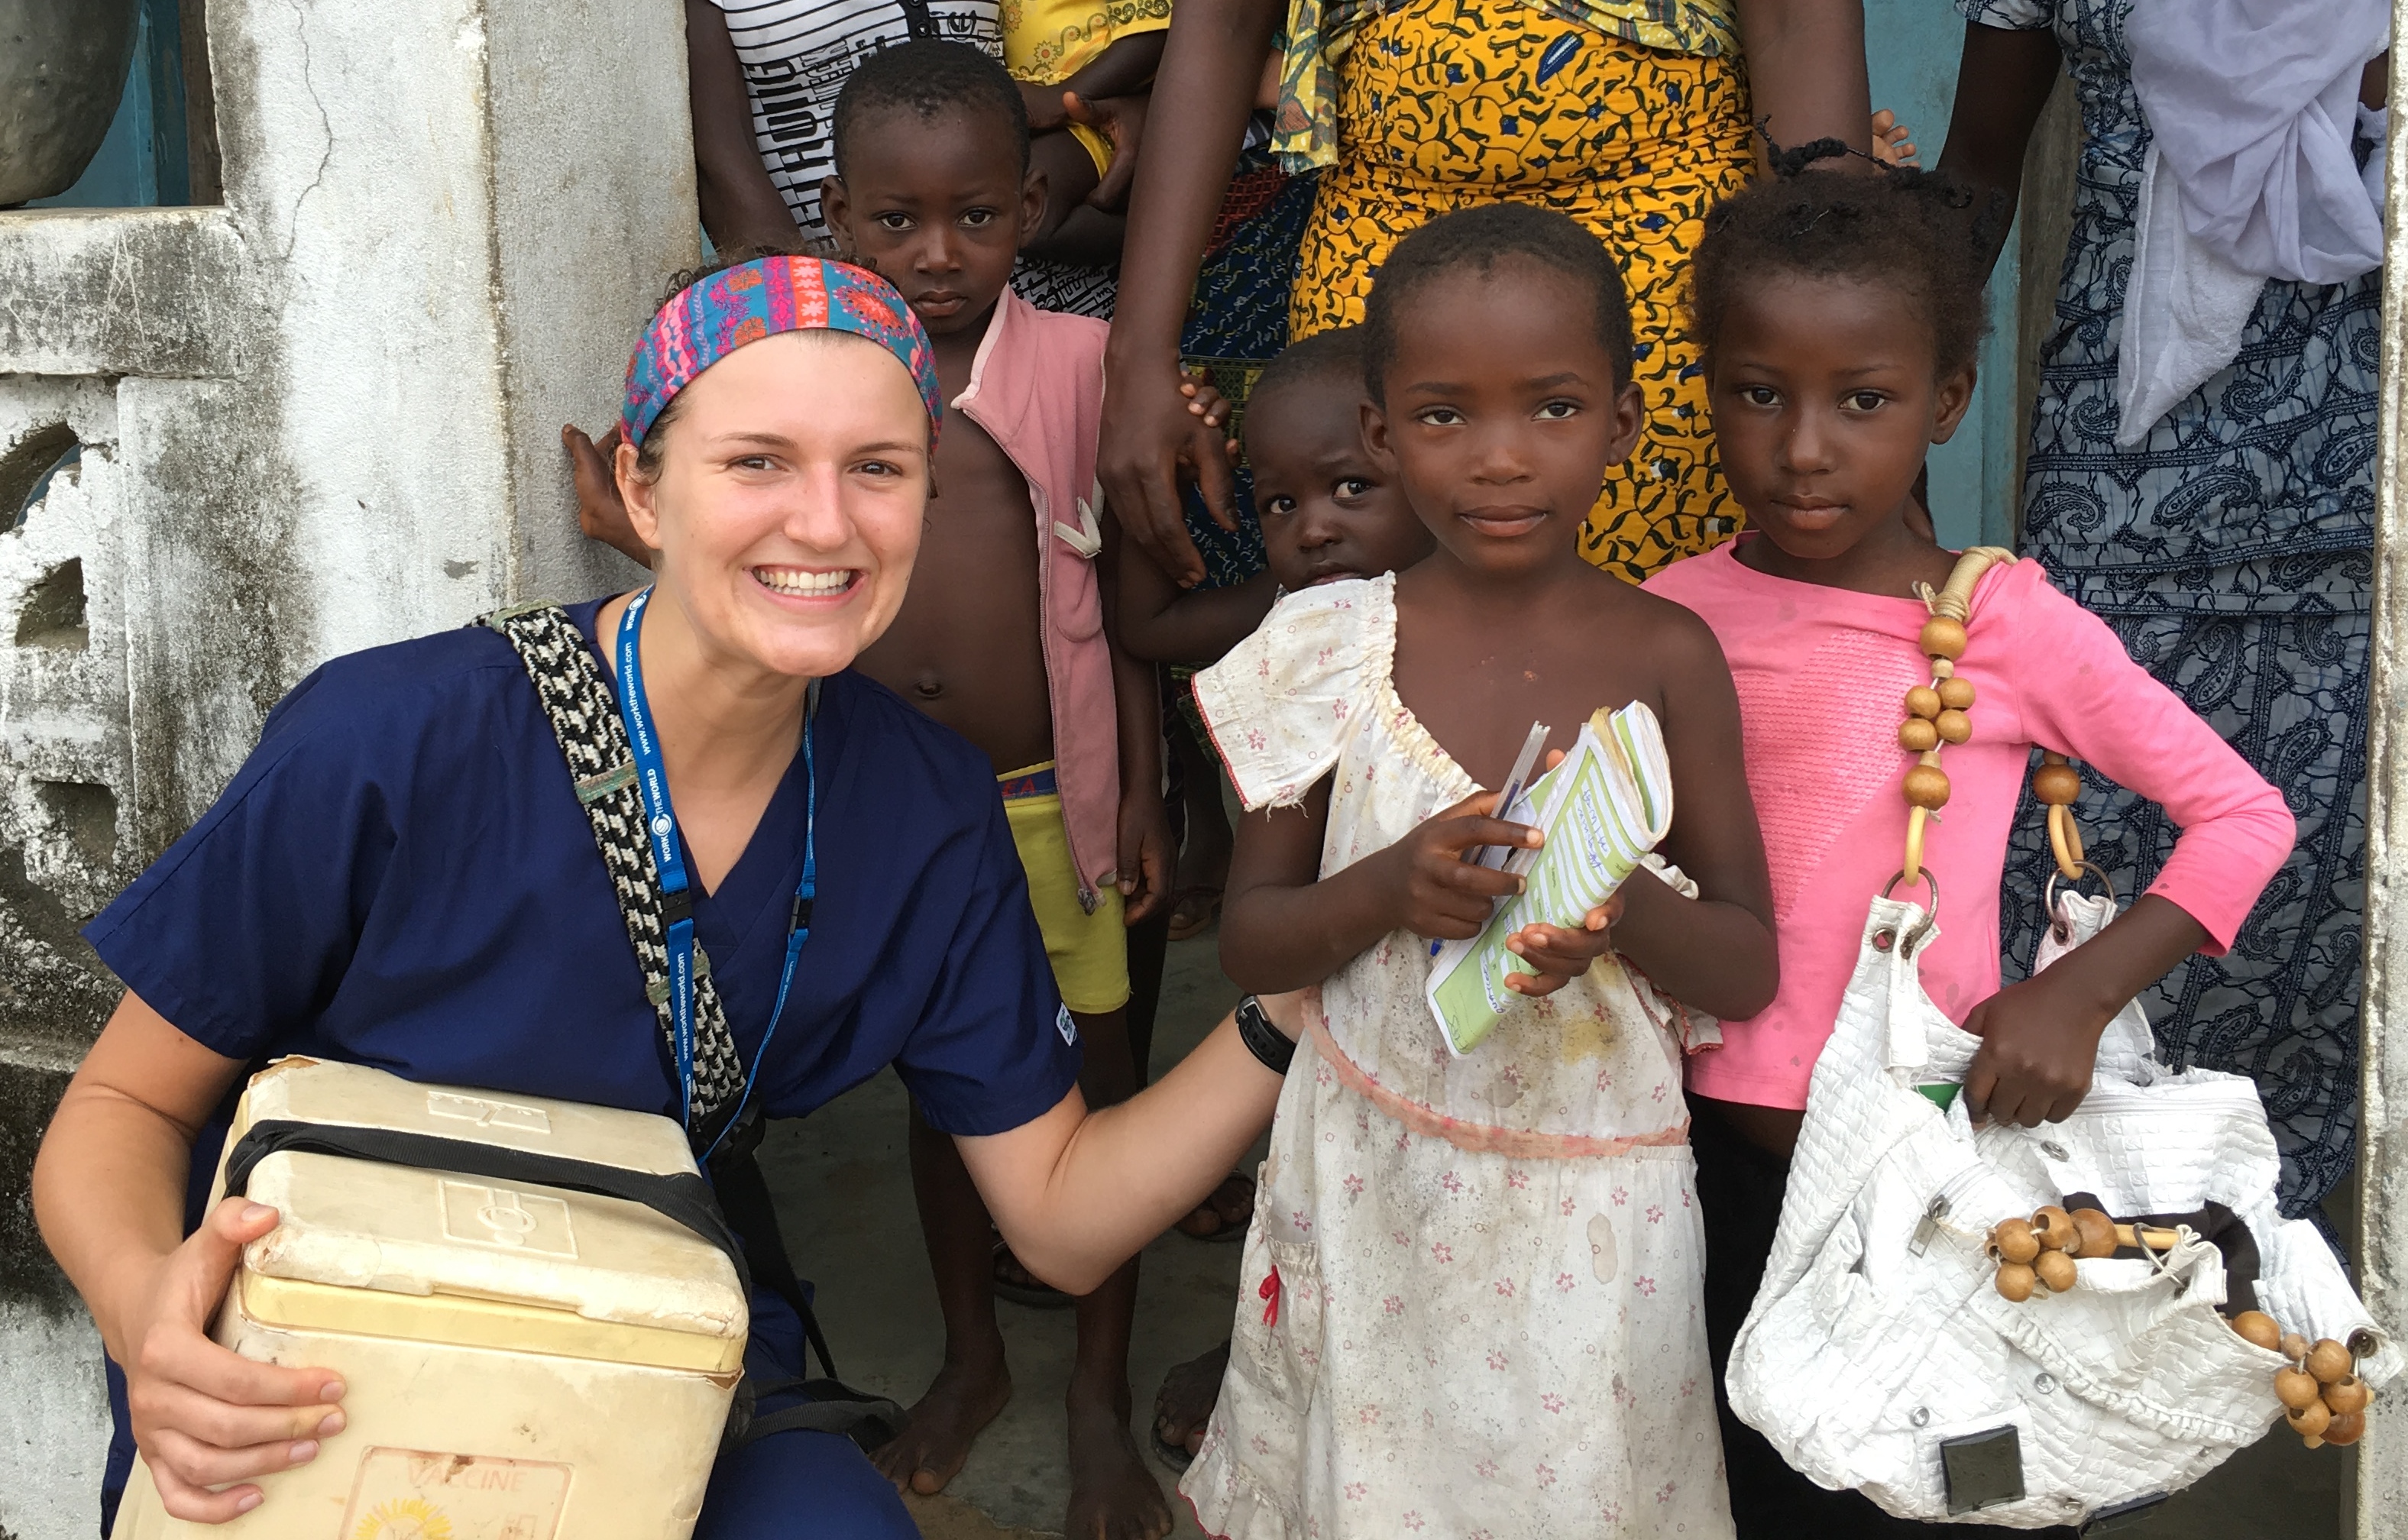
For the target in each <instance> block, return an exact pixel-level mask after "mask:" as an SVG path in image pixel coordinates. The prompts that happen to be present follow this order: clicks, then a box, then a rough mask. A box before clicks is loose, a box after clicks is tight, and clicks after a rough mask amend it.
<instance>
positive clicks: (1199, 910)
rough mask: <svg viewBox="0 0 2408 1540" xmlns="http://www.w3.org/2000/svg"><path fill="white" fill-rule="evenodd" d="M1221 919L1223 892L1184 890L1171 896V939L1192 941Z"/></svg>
mask: <svg viewBox="0 0 2408 1540" xmlns="http://www.w3.org/2000/svg"><path fill="white" fill-rule="evenodd" d="M1220 918H1221V890H1220V889H1218V888H1202V887H1198V888H1182V889H1180V890H1179V891H1177V892H1175V893H1173V894H1171V895H1170V939H1171V940H1173V941H1192V940H1194V939H1195V938H1196V937H1197V936H1199V935H1202V934H1204V933H1205V932H1206V931H1209V930H1211V928H1212V926H1213V923H1214V921H1216V920H1219V919H1220Z"/></svg>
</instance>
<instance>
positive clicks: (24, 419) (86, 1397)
mask: <svg viewBox="0 0 2408 1540" xmlns="http://www.w3.org/2000/svg"><path fill="white" fill-rule="evenodd" d="M681 25H682V23H681V14H680V12H679V11H678V8H677V7H675V6H671V5H664V4H659V3H657V0H552V3H547V4H543V5H531V4H526V3H524V0H509V3H505V0H492V3H490V4H489V3H487V0H382V3H380V4H378V5H375V6H362V5H342V6H307V5H295V4H293V3H292V0H210V4H209V6H208V37H207V45H208V64H209V73H210V80H211V84H212V86H213V89H214V94H215V100H216V104H217V128H218V131H219V135H220V138H221V141H222V152H223V176H224V202H223V204H222V206H220V207H205V208H177V209H142V210H124V211H115V212H108V211H93V210H47V211H38V212H28V213H18V214H0V523H5V522H6V520H7V519H8V518H9V517H10V516H11V515H12V514H13V513H14V511H15V509H16V507H17V505H18V503H19V501H20V500H21V499H22V496H23V494H24V493H25V492H26V491H27V490H28V489H29V487H30V485H31V483H32V482H33V480H34V478H36V476H37V475H38V474H40V472H41V471H43V470H44V469H46V468H48V467H49V466H50V463H52V462H53V461H54V460H55V459H56V458H57V456H58V454H59V452H60V451H61V450H62V449H65V447H67V446H68V445H69V444H74V445H79V446H80V456H79V461H78V462H77V463H75V464H74V465H73V466H71V467H69V468H67V469H65V470H63V471H61V472H60V473H59V474H58V475H56V476H54V477H53V478H51V480H50V487H49V491H48V493H47V495H45V496H44V497H43V498H41V500H40V501H38V502H37V503H36V504H35V505H34V506H32V507H31V508H30V509H29V510H28V512H27V513H26V515H25V518H24V519H23V520H22V525H20V526H19V527H16V528H14V529H5V530H0V1535H10V1534H13V1535H14V1536H16V1537H18V1540H35V1537H37V1536H38V1537H40V1540H50V1537H51V1536H54V1535H55V1536H66V1535H84V1534H89V1533H93V1506H92V1504H93V1499H92V1490H93V1476H94V1474H95V1472H96V1467H97V1448H96V1445H95V1443H94V1427H95V1419H96V1415H97V1414H96V1409H95V1407H94V1405H93V1391H94V1389H95V1387H96V1386H97V1383H98V1381H97V1378H96V1375H95V1366H94V1364H93V1360H92V1353H93V1340H92V1338H91V1336H90V1327H89V1322H88V1321H86V1320H84V1319H82V1317H81V1313H80V1309H79V1306H78V1305H76V1303H75V1301H74V1298H73V1295H72V1293H71V1291H69V1290H66V1289H65V1283H64V1280H63V1279H61V1278H60V1277H59V1276H58V1275H57V1274H56V1272H55V1271H54V1270H52V1269H51V1268H50V1265H49V1263H48V1262H47V1260H46V1258H45V1257H44V1254H43V1253H42V1251H41V1248H40V1246H39V1242H38V1240H37V1239H36V1236H35V1235H34V1233H33V1230H32V1226H31V1218H30V1213H29V1211H28V1210H27V1208H26V1205H25V1203H24V1179H25V1174H26V1169H27V1166H28V1163H29V1162H30V1159H31V1155H32V1150H33V1148H34V1144H35V1142H36V1137H37V1134H38V1131H39V1129H40V1127H41V1125H42V1123H43V1121H44V1120H45V1119H47V1117H48V1114H49V1108H50V1105H52V1104H53V1103H54V1102H55V1100H56V1098H57V1095H58V1092H59V1091H60V1089H61V1088H62V1087H63V1086H64V1084H65V1076H66V1074H67V1073H68V1072H69V1071H70V1070H71V1069H72V1068H73V1066H74V1064H75V1063H76V1062H77V1061H78V1060H79V1058H80V1056H81V1054H82V1051H83V1049H84V1048H86V1047H87V1046H88V1045H89V1044H90V1042H91V1039H92V1035H93V1033H94V1032H95V1031H96V1030H97V1028H98V1026H99V1024H100V1022H101V1020H102V1019H103V1018H104V1016H105V1015H106V1013H107V1011H108V1009H109V1007H110V1006H111V1005H113V1003H114V1001H115V998H116V994H117V986H116V984H115V982H114V981H113V980H112V979H111V978H110V977H108V975H107V973H106V970H104V969H102V968H101V967H100V965H99V963H98V961H97V959H96V958H95V957H93V954H92V952H91V950H90V948H87V947H86V946H84V944H83V943H82V942H81V941H80V939H79V938H78V936H77V935H76V929H77V927H78V926H79V925H80V924H81V923H82V922H83V921H84V920H87V919H89V918H90V917H91V916H92V915H93V913H95V912H97V910H98V909H99V908H100V907H101V906H102V905H104V904H105V903H107V901H108V898H109V897H110V896H111V895H112V894H114V893H115V892H116V891H118V890H119V889H120V888H122V886H123V885H124V884H125V883H126V882H127V881H129V880H131V878H132V877H134V875H135V874H136V873H137V872H139V871H140V870H141V869H142V867H143V866H144V865H145V864H146V863H148V862H149V861H150V859H151V858H152V857H153V856H155V855H156V854H157V853H158V852H159V850H160V849H161V848H164V847H165V844H166V843H167V842H168V841H169V840H171V839H172V838H174V837H175V835H176V834H178V833H179V832H180V831H181V830H182V829H183V828H184V826H185V825H186V824H188V823H189V822H190V821H191V820H193V817H194V816H196V815H197V814H198V813H199V812H200V811H201V810H202V809H203V808H205V807H206V806H208V803H209V801H210V799H211V798H212V797H213V796H214V795H215V794H216V792H217V791H218V790H219V789H220V788H221V787H222V785H223V784H224V783H225V781H226V779H227V777H230V776H231V775H232V774H233V772H234V770H235V768H236V766H237V765H238V764H239V763H241V760H242V757H243V755H244V753H245V752H246V751H247V750H248V749H249V747H250V745H251V742H252V740H253V739H254V737H255V736H256V734H257V732H258V729H259V725H260V721H261V720H262V718H263V717H264V716H265V712H266V710H267V708H268V707H269V706H272V705H273V704H274V703H275V701H276V700H277V699H278V697H279V696H280V695H281V694H282V693H283V692H285V691H286V690H287V689H289V688H290V687H291V686H292V684H293V683H294V681H295V680H296V679H298V678H299V677H301V675H302V674H303V673H305V672H306V671H307V670H308V669H309V668H310V667H311V666H313V665H314V664H316V663H319V662H321V661H322V660H323V659H325V658H328V657H330V656H333V655H335V654H337V653H341V652H346V651H350V650H352V649H357V648H362V647H367V646H371V645H374V644H377V643H380V642H386V641H392V640H395V639H398V638H401V637H406V636H410V635H419V634H422V633H424V632H427V631H431V630H435V629H437V628H440V627H443V626H449V625H455V624H458V623H461V622H462V621H465V620H468V619H469V618H471V617H472V616H474V615H476V614H478V613H479V612H480V611H482V610H485V609H488V608H491V607H494V606H496V605H499V604H503V603H508V602H511V601H515V600H518V599H522V598H528V597H538V596H557V597H574V596H581V595H584V594H587V593H591V592H599V591H601V590H602V589H604V588H605V587H607V586H609V584H611V583H612V582H613V581H614V580H616V579H619V578H624V576H625V575H626V573H627V571H628V569H626V568H625V567H624V565H623V564H621V563H619V562H618V559H617V558H615V557H606V556H604V555H602V554H600V553H598V552H595V551H593V550H590V549H585V548H583V546H582V543H581V541H580V540H579V539H578V537H577V535H576V530H575V525H574V521H573V519H572V517H571V514H570V505H569V501H568V497H567V492H566V468H565V463H564V461H563V458H562V456H561V453H560V449H559V445H558V438H557V435H558V432H559V427H560V424H561V422H562V421H570V420H573V421H579V422H581V423H583V424H585V425H586V426H588V427H589V428H590V427H596V426H599V425H600V424H601V423H603V422H605V421H608V420H609V417H610V416H611V415H612V414H613V413H614V412H615V410H616V406H617V401H618V395H619V381H620V377H621V373H622V371H623V370H624V366H625V362H626V355H627V350H628V348H629V347H630V345H631V344H632V342H633V340H634V337H635V335H636V332H637V329H638V327H639V326H640V325H641V323H642V321H643V319H644V317H645V316H646V315H647V314H648V313H649V310H650V305H651V302H652V299H653V298H654V297H655V296H656V295H657V293H658V292H659V290H660V287H661V284H662V281H663V279H664V278H666V277H667V274H668V273H670V272H671V271H673V270H675V269H676V268H678V267H681V266H683V265H685V264H689V263H691V262H692V261H693V260H694V259H695V228H696V226H695V194H694V169H693V167H694V159H693V150H692V143H691V139H690V136H689V134H688V130H687V118H686V108H685V75H684V66H683V61H684V48H683V38H682V34H681ZM197 46H199V39H197V38H195V37H193V36H187V38H186V47H187V48H188V49H191V48H194V47H197ZM35 1386H40V1387H42V1388H43V1389H42V1390H40V1392H39V1393H38V1394H36V1392H35V1390H32V1389H31V1387H35Z"/></svg>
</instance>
